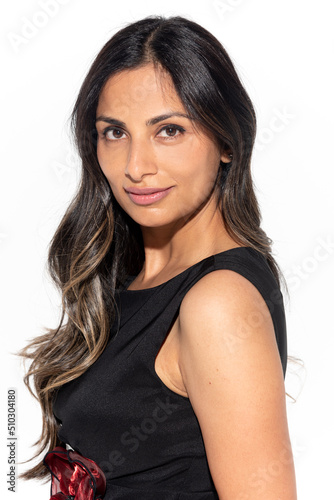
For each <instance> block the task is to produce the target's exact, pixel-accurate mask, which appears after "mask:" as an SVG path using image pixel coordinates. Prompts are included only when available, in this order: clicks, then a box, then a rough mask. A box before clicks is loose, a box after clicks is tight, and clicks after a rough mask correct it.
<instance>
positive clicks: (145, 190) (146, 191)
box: [124, 187, 169, 194]
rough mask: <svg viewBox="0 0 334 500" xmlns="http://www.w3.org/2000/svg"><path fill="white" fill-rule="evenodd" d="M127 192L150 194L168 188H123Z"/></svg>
mask: <svg viewBox="0 0 334 500" xmlns="http://www.w3.org/2000/svg"><path fill="white" fill-rule="evenodd" d="M124 189H125V191H126V192H127V193H133V194H152V193H160V192H161V191H165V190H166V189H169V188H158V187H156V188H154V187H152V188H135V187H133V188H132V187H131V188H124Z"/></svg>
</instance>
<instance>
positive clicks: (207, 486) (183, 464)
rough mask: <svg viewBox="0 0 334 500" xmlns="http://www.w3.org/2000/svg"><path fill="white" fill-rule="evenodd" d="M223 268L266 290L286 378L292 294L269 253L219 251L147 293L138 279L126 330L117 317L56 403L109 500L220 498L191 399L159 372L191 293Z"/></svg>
mask: <svg viewBox="0 0 334 500" xmlns="http://www.w3.org/2000/svg"><path fill="white" fill-rule="evenodd" d="M217 269H230V270H233V271H236V272H237V273H239V274H241V275H242V276H244V277H245V278H247V279H248V280H249V281H250V282H251V283H253V285H254V286H255V287H256V288H257V289H258V290H259V292H260V293H261V295H262V296H263V298H264V300H265V301H266V303H267V305H268V308H269V310H270V313H271V316H272V319H273V324H274V328H275V334H276V340H277V346H278V350H279V354H280V357H281V362H282V370H283V374H284V376H285V371H286V363H287V344H286V326H285V314H284V305H283V298H282V295H281V292H280V290H279V287H278V285H277V282H276V280H275V278H274V276H273V274H272V272H271V270H270V268H269V266H268V264H267V261H266V259H265V258H264V257H263V256H262V255H261V254H260V253H259V252H257V251H256V250H254V249H252V248H250V247H241V248H234V249H231V250H227V251H225V252H221V253H218V254H216V255H212V256H210V257H207V258H205V259H203V260H202V261H200V262H198V263H196V264H194V265H192V266H191V267H189V268H188V269H186V270H185V271H183V272H182V273H180V274H178V275H177V276H175V277H174V278H172V279H170V280H168V281H167V282H165V283H163V284H161V285H158V286H155V287H153V288H148V289H145V290H127V289H126V287H127V286H128V285H129V283H130V282H131V281H132V280H133V279H134V278H135V277H134V276H132V277H129V279H128V280H127V283H126V284H125V286H124V289H120V290H118V292H117V295H116V297H117V303H118V306H119V310H120V317H119V319H120V322H119V330H118V332H117V333H116V330H117V326H118V325H117V321H116V322H115V324H114V326H113V328H112V330H111V336H110V340H109V342H108V344H107V347H106V348H105V350H104V351H103V353H102V354H101V356H100V357H99V358H98V360H97V361H96V362H95V363H94V364H93V365H92V366H91V367H90V368H89V369H88V370H87V371H86V372H85V373H84V374H83V375H81V376H80V377H78V378H77V379H75V380H73V381H71V382H69V383H67V384H65V385H63V386H62V387H61V388H60V389H59V391H58V394H57V397H56V399H55V401H54V405H53V410H54V414H55V416H56V418H57V419H58V420H59V421H60V422H61V427H60V429H59V432H58V435H59V438H60V439H61V441H63V442H64V443H68V444H69V445H70V446H71V447H72V448H74V449H75V450H76V451H78V452H79V453H81V454H82V455H84V456H86V457H87V458H90V459H92V460H94V461H95V462H96V463H97V464H98V465H99V466H100V467H101V468H102V470H103V471H104V473H105V475H106V478H107V491H106V495H105V497H104V498H105V500H118V499H122V500H125V499H127V500H214V499H218V495H217V492H216V490H215V487H214V483H213V481H212V477H211V474H210V470H209V467H208V462H207V459H206V454H205V448H204V443H203V438H202V434H201V429H200V426H199V423H198V420H197V418H196V415H195V413H194V411H193V409H192V406H191V404H190V401H189V399H188V398H186V397H184V396H181V395H179V394H177V393H175V392H173V391H172V390H171V389H169V388H168V387H167V386H166V385H165V384H164V383H163V382H162V381H161V379H160V378H159V377H158V375H157V374H156V372H155V369H154V364H155V358H156V356H157V354H158V352H159V349H160V347H161V345H162V343H163V341H164V339H165V337H166V335H167V333H168V331H169V329H170V327H171V325H172V323H173V322H174V320H175V318H176V317H177V315H178V310H179V307H180V303H181V301H182V299H183V297H184V296H185V294H186V293H187V291H188V290H189V289H190V288H191V287H192V286H193V285H194V284H195V283H196V282H197V281H198V280H199V279H200V278H201V277H203V276H204V275H206V274H207V273H209V272H211V271H214V270H217ZM115 333H116V335H115ZM204 334H205V332H203V335H204ZM222 425H223V422H222Z"/></svg>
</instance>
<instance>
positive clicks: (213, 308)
mask: <svg viewBox="0 0 334 500" xmlns="http://www.w3.org/2000/svg"><path fill="white" fill-rule="evenodd" d="M171 112H179V113H184V114H186V110H185V108H184V106H183V104H182V102H181V101H180V99H179V97H178V96H177V93H176V91H175V89H174V87H173V84H172V81H171V79H170V77H169V75H166V74H164V73H162V72H160V71H156V70H155V69H154V67H153V65H151V64H148V65H146V66H144V67H141V68H136V69H132V70H127V71H122V72H120V73H119V74H117V75H114V76H113V77H111V78H110V79H109V80H108V82H107V84H106V85H105V86H104V88H103V90H102V92H101V94H100V98H99V103H98V107H97V113H96V117H97V122H96V128H97V131H98V146H97V156H98V160H99V164H100V166H101V169H102V171H103V172H104V174H105V176H106V178H107V179H108V182H109V184H110V186H111V189H112V191H113V194H114V196H115V198H116V200H117V201H118V203H119V204H120V205H121V206H122V208H123V209H124V210H125V211H126V212H127V213H128V214H129V215H130V216H131V217H132V218H133V219H134V220H135V221H136V222H137V223H138V224H139V225H140V227H141V230H142V234H143V241H144V249H145V264H144V266H143V269H142V271H141V272H140V273H139V275H138V276H137V277H136V279H135V280H134V281H133V282H132V283H131V286H130V287H129V289H132V290H135V289H143V288H148V287H152V286H156V285H159V284H161V283H163V282H165V281H167V280H168V279H170V278H172V277H174V276H175V275H177V274H179V273H180V272H182V271H183V270H184V269H187V268H188V267H189V266H191V265H192V264H195V263H196V262H199V261H200V260H202V259H204V258H205V257H208V256H210V255H213V254H215V253H219V252H222V251H225V250H228V249H230V248H235V247H237V246H240V245H238V244H237V243H236V242H235V241H233V240H232V238H230V236H229V235H228V234H227V232H226V228H225V226H224V223H223V219H222V216H221V213H220V210H219V208H217V205H216V196H217V193H216V191H215V190H214V181H215V178H216V175H217V172H218V169H219V162H220V160H222V161H223V162H228V161H230V159H229V157H228V152H227V151H226V150H222V148H221V147H219V145H218V144H217V142H216V140H215V139H214V138H213V137H212V136H210V135H209V134H208V133H207V132H206V131H205V130H203V129H202V128H198V127H196V123H194V122H193V121H192V120H191V119H189V118H186V117H180V116H173V117H170V118H168V119H164V120H162V121H159V122H158V123H154V124H152V123H151V124H149V125H148V124H147V123H146V122H147V121H148V120H149V119H152V118H153V117H157V116H160V115H163V114H167V113H171ZM115 120H119V121H121V122H123V124H122V126H119V123H116V122H115ZM167 125H168V126H169V127H168V128H167V129H166V126H167ZM111 127H112V128H111ZM164 127H165V128H164ZM177 127H182V129H183V130H184V132H183V133H181V132H178V130H177ZM108 128H109V131H107V132H106V129H108ZM110 128H111V129H110ZM104 132H105V133H104ZM170 186H172V189H171V190H170V192H169V194H168V195H167V196H166V197H165V198H163V199H161V200H159V201H156V202H154V203H152V204H150V205H145V206H139V205H137V204H136V203H134V202H133V201H132V200H131V198H130V197H129V195H128V194H127V193H126V191H125V188H129V187H138V188H144V187H159V188H166V187H170ZM203 235H205V238H203V237H202V236H203ZM155 368H156V372H157V374H158V376H159V377H160V378H161V380H162V381H163V382H164V383H165V385H166V386H167V387H169V388H170V389H171V390H173V391H174V392H176V393H178V394H180V395H182V396H184V397H188V398H189V399H190V402H191V404H192V406H193V409H194V411H195V413H196V416H197V418H198V421H199V424H200V427H201V430H202V434H203V439H204V443H205V448H206V453H207V458H208V463H209V467H210V471H211V474H212V478H213V480H214V483H215V487H216V489H217V492H218V495H219V498H220V499H223V500H248V499H249V500H296V498H297V496H296V484H295V473H294V465H293V457H292V453H291V445H290V439H289V432H288V424H287V417H286V407H285V388H284V378H283V372H282V366H281V362H280V358H279V352H278V348H277V344H276V340H275V332H274V327H273V323H272V320H271V315H270V312H269V310H268V307H267V305H266V303H265V302H264V300H263V298H262V296H261V295H260V293H259V292H258V290H257V289H256V288H255V287H254V286H253V285H252V284H251V283H250V282H249V281H248V280H246V279H245V278H244V277H243V276H241V275H240V274H238V273H235V272H233V271H229V270H217V271H213V272H211V273H209V274H207V275H206V276H204V277H203V278H201V279H200V280H199V281H198V282H197V283H196V284H195V285H194V286H193V287H192V288H191V289H190V290H189V292H188V293H187V294H186V296H185V297H184V299H183V301H182V303H181V306H180V312H179V316H178V317H177V318H176V320H175V322H174V323H173V325H172V326H171V328H170V331H169V334H168V335H167V337H166V340H165V342H164V344H163V346H162V347H161V349H160V351H159V353H158V355H157V358H156V362H155ZM222 422H223V425H222Z"/></svg>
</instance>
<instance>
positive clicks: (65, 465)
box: [43, 446, 106, 500]
mask: <svg viewBox="0 0 334 500" xmlns="http://www.w3.org/2000/svg"><path fill="white" fill-rule="evenodd" d="M43 462H44V465H45V466H46V467H47V468H48V469H49V471H50V473H51V498H50V500H70V499H71V498H73V500H74V498H75V500H98V499H100V498H103V495H104V494H105V490H106V478H105V476H104V474H103V471H102V470H101V469H100V468H99V466H98V465H97V464H96V463H95V462H94V461H93V460H90V459H89V458H86V457H83V456H82V455H80V453H77V452H76V451H73V450H66V449H65V448H63V447H62V446H57V447H56V448H54V449H53V450H51V451H49V452H48V453H47V454H46V455H45V457H44V459H43Z"/></svg>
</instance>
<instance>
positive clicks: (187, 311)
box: [179, 270, 296, 500]
mask: <svg viewBox="0 0 334 500" xmlns="http://www.w3.org/2000/svg"><path fill="white" fill-rule="evenodd" d="M179 329H180V331H179V348H180V358H179V365H180V370H181V374H182V378H183V382H184V385H185V387H186V389H187V393H188V396H189V399H190V402H191V404H192V406H193V409H194V412H195V414H196V416H197V418H198V421H199V424H200V427H201V431H202V435H203V440H204V444H205V449H206V454H207V458H208V463H209V467H210V471H211V475H212V478H213V481H214V483H215V486H216V489H217V492H218V494H219V498H221V499H222V500H237V499H238V500H239V499H240V500H243V499H244V500H246V499H249V500H295V499H296V490H295V476H294V466H293V458H292V453H291V447H290V439H289V432H288V424H287V417H286V406H285V387H284V377H283V370H282V365H281V360H280V357H279V352H278V348H277V343H276V338H275V332H274V327H273V323H272V319H271V315H270V312H269V309H268V307H267V305H266V303H265V301H264V299H263V298H262V296H261V295H260V293H259V291H258V290H257V289H256V288H255V287H254V285H252V283H250V282H249V281H248V280H247V279H246V278H244V277H243V276H241V275H239V274H237V273H235V272H233V271H229V270H217V271H213V272H211V273H209V274H207V275H206V276H204V277H203V278H201V279H200V280H199V281H198V282H197V283H196V284H195V285H194V286H193V287H192V288H191V289H190V290H189V292H188V293H187V294H186V296H185V297H184V299H183V301H182V304H181V307H180V315H179Z"/></svg>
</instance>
